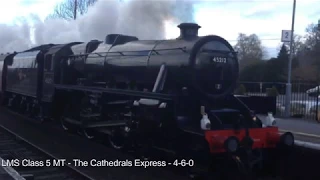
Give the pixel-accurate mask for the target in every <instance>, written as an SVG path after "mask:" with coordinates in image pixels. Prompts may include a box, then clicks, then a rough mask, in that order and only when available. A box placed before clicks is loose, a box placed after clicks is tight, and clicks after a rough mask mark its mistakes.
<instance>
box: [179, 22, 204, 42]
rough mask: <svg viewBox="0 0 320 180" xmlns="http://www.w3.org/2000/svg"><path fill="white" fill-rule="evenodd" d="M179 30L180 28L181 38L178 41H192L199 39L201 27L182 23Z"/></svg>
mask: <svg viewBox="0 0 320 180" xmlns="http://www.w3.org/2000/svg"><path fill="white" fill-rule="evenodd" d="M178 28H180V36H179V37H178V38H177V39H186V40H190V39H193V38H196V37H198V30H199V29H200V28H201V26H199V25H198V24H196V23H181V24H179V25H178Z"/></svg>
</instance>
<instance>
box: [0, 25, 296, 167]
mask: <svg viewBox="0 0 320 180" xmlns="http://www.w3.org/2000/svg"><path fill="white" fill-rule="evenodd" d="M178 27H179V28H180V36H179V37H178V38H176V39H170V40H139V39H138V38H137V37H134V36H128V35H121V34H109V35H107V36H106V38H105V41H98V40H92V41H90V42H86V43H84V42H70V43H67V44H45V45H41V46H38V47H34V48H32V49H29V50H26V51H23V52H14V53H11V54H3V55H1V57H0V77H1V78H0V80H1V81H0V82H1V83H0V87H1V99H2V104H3V105H4V106H8V107H11V108H13V109H15V110H16V111H19V112H20V113H23V114H26V115H28V116H32V117H34V118H36V119H37V120H39V121H41V122H42V121H44V120H47V119H51V120H56V121H58V122H59V123H61V126H62V127H63V128H64V129H65V130H70V129H71V128H76V129H78V130H79V131H81V132H82V133H83V134H84V135H85V137H87V138H93V137H94V136H95V135H96V134H97V133H99V134H101V133H102V134H105V135H106V136H107V138H108V140H109V141H110V144H111V145H112V147H114V148H116V149H124V148H128V147H131V148H133V147H135V148H137V149H138V148H139V147H140V146H138V145H137V144H148V146H143V147H148V148H149V149H154V148H157V149H162V150H166V151H168V152H169V151H170V152H174V153H175V154H176V155H177V156H181V157H182V156H185V157H190V158H193V159H195V160H196V159H205V160H208V159H213V160H212V161H210V163H213V164H214V163H215V162H221V161H219V160H218V159H219V158H221V157H225V159H224V160H223V161H227V159H228V158H230V157H231V159H232V160H234V161H237V160H239V161H241V162H247V163H244V164H247V165H248V166H249V165H250V167H251V165H252V167H253V165H255V164H261V163H262V164H267V163H264V162H265V161H268V160H270V158H269V157H270V156H269V154H270V153H271V152H278V151H280V149H281V151H282V150H283V149H290V147H292V146H293V143H294V138H293V136H292V134H291V133H289V132H287V133H284V134H280V132H279V131H278V128H277V127H274V126H267V127H265V126H263V125H262V122H261V120H260V119H259V118H257V117H256V116H255V115H254V114H253V112H252V111H251V110H250V109H249V108H248V107H247V106H246V105H245V104H244V103H243V102H242V101H241V100H240V99H239V98H238V97H235V96H234V95H233V91H234V89H235V87H236V84H237V80H238V76H239V65H238V59H237V53H236V52H235V51H234V49H233V47H232V46H231V45H230V44H229V43H228V42H227V41H226V40H225V39H224V38H222V37H219V36H216V35H209V36H203V37H199V36H198V29H199V28H200V26H198V25H197V24H193V23H182V24H180V25H179V26H178ZM133 144H135V146H134V145H133ZM261 152H263V153H261ZM266 153H267V154H268V156H264V154H266ZM271 154H272V153H271ZM209 157H210V158H209ZM216 157H219V158H216ZM252 157H255V158H252ZM265 157H268V158H265ZM257 159H259V160H258V161H257ZM273 160H274V159H273ZM199 161H200V160H199Z"/></svg>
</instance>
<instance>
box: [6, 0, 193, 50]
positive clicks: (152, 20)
mask: <svg viewBox="0 0 320 180" xmlns="http://www.w3.org/2000/svg"><path fill="white" fill-rule="evenodd" d="M193 3H194V1H193V0H130V1H128V2H119V1H118V0H100V1H98V2H97V3H96V4H95V5H94V6H92V7H90V9H89V10H88V12H87V13H86V14H85V15H83V16H79V17H78V19H76V20H72V21H65V20H61V19H47V20H45V21H41V20H40V18H39V17H37V16H35V15H32V16H30V17H31V18H32V20H33V22H34V23H33V29H34V41H35V42H32V40H31V39H32V38H31V33H30V29H31V26H32V25H31V24H30V23H27V22H26V21H25V22H23V23H20V24H19V25H12V26H9V25H4V24H0V53H3V52H12V51H21V50H25V49H28V48H30V47H31V46H36V45H40V44H45V43H66V42H70V41H89V40H92V39H99V40H103V39H104V38H105V36H106V35H107V34H110V33H118V34H128V35H134V36H137V37H138V38H139V39H163V38H165V29H164V22H165V20H168V19H171V20H175V24H178V23H180V22H193V9H192V5H193Z"/></svg>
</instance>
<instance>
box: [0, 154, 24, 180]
mask: <svg viewBox="0 0 320 180" xmlns="http://www.w3.org/2000/svg"><path fill="white" fill-rule="evenodd" d="M3 162H4V160H3V159H2V158H0V179H1V180H26V179H25V178H24V177H22V176H21V175H20V174H19V173H18V172H17V171H16V170H14V169H13V168H12V167H10V166H3Z"/></svg>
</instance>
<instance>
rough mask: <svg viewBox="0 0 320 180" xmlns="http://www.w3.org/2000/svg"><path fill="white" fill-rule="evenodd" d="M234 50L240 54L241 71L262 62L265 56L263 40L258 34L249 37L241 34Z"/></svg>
mask: <svg viewBox="0 0 320 180" xmlns="http://www.w3.org/2000/svg"><path fill="white" fill-rule="evenodd" d="M234 49H235V50H236V51H237V52H238V58H239V64H240V70H242V69H243V68H244V67H246V66H249V65H251V64H253V63H255V62H258V61H259V60H262V58H263V55H264V48H263V47H262V45H261V40H260V39H259V37H258V36H257V35H256V34H251V35H249V36H247V35H246V34H243V33H240V34H239V36H238V42H237V44H236V45H235V47H234Z"/></svg>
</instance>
